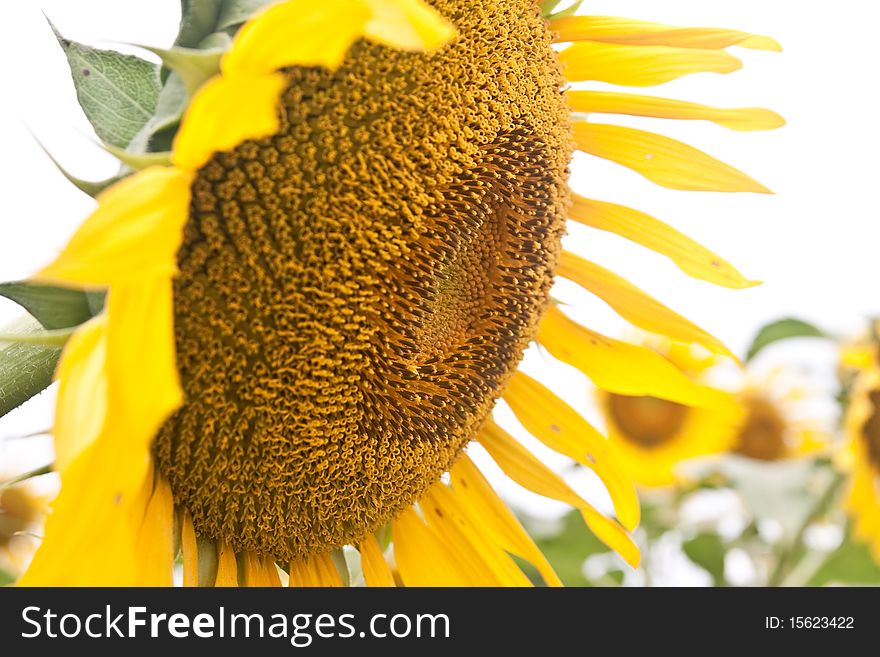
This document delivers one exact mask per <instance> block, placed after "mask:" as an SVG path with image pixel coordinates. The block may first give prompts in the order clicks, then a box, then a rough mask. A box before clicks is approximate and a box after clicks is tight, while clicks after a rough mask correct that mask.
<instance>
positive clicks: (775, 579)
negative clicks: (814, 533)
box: [767, 470, 846, 586]
mask: <svg viewBox="0 0 880 657" xmlns="http://www.w3.org/2000/svg"><path fill="white" fill-rule="evenodd" d="M845 481H846V477H845V476H844V475H843V474H842V473H840V472H838V471H837V470H832V473H831V479H830V480H829V482H828V484H827V485H826V486H825V490H823V491H822V494H821V495H819V497H818V498H816V503H815V504H814V505H813V507H812V508H811V509H810V510H809V511H808V512H807V514H806V515H805V516H804V519H803V522H801V524H800V526H799V527H798V529H797V531H796V532H795V535H794V537H793V538H792V540H791V541H788V542H783V543H782V548H781V549H780V551H779V553H778V556H777V559H776V565H775V566H774V568H773V571H772V572H771V573H770V576H769V577H768V579H767V586H783V585H785V584H786V583H788V580H789V577H790V575H792V573H793V572H794V571H795V570H796V569H797V566H798V563H799V562H798V561H796V559H797V558H798V556H799V555H801V553H802V552H804V551H805V550H804V549H805V547H806V546H805V544H804V538H805V537H806V534H807V530H808V529H809V528H810V526H811V525H812V524H813V523H814V522H815V521H816V520H818V519H819V518H821V517H822V516H824V515H825V514H826V513H828V511H829V510H830V509H831V507H832V506H834V503H835V502H836V501H837V498H838V496H839V495H840V492H841V489H842V488H843V484H844V482H845ZM802 558H803V557H802ZM820 565H821V564H820Z"/></svg>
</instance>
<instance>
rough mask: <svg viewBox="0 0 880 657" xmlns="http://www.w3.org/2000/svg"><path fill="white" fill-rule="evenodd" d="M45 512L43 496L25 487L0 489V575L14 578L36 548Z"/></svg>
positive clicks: (23, 485)
mask: <svg viewBox="0 0 880 657" xmlns="http://www.w3.org/2000/svg"><path fill="white" fill-rule="evenodd" d="M45 512H46V499H45V496H43V495H40V494H38V493H37V492H35V491H34V490H33V489H32V488H30V487H29V486H28V485H27V484H26V483H22V484H16V485H14V486H9V487H7V488H2V489H0V573H2V574H8V575H17V574H20V573H21V572H22V570H23V569H24V567H25V565H27V562H28V560H29V559H30V557H31V555H32V554H33V551H34V549H35V547H36V539H35V536H34V534H36V533H37V532H38V531H39V528H40V524H41V523H42V521H43V517H44V514H45Z"/></svg>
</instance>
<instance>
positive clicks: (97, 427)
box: [54, 314, 107, 473]
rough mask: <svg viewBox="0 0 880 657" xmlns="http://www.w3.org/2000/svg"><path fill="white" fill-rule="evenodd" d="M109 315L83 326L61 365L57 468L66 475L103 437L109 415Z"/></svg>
mask: <svg viewBox="0 0 880 657" xmlns="http://www.w3.org/2000/svg"><path fill="white" fill-rule="evenodd" d="M106 361H107V316H106V315H104V314H102V315H100V316H98V317H96V318H95V319H93V320H91V321H89V322H87V323H86V324H83V325H82V326H81V327H80V328H79V329H77V331H76V333H75V334H74V335H73V336H72V337H71V338H70V340H69V341H68V342H67V344H66V345H65V346H64V353H63V355H62V357H61V361H60V362H59V363H58V371H57V373H56V378H57V379H58V380H59V385H58V401H57V403H56V406H55V430H54V435H55V469H56V470H57V471H58V472H61V473H63V472H64V471H65V470H67V468H68V466H69V465H70V464H71V463H73V461H74V460H75V459H76V457H77V456H79V455H80V454H81V453H82V452H83V451H84V450H85V449H87V448H88V447H89V446H90V445H91V444H92V443H93V442H94V441H95V440H96V439H97V437H98V436H99V435H100V433H101V427H102V426H103V425H104V421H105V416H106V414H107V373H106Z"/></svg>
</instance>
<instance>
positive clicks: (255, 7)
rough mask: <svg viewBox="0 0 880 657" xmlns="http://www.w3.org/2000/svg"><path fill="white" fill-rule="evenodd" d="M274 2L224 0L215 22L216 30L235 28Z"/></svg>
mask: <svg viewBox="0 0 880 657" xmlns="http://www.w3.org/2000/svg"><path fill="white" fill-rule="evenodd" d="M273 1H274V0H224V2H223V7H222V8H221V9H220V16H219V18H218V20H217V29H218V30H228V29H230V28H235V27H238V26H239V25H241V24H242V23H244V22H245V21H247V20H248V19H249V18H251V17H252V16H253V15H254V14H256V13H257V12H258V11H259V10H260V9H262V8H263V7H265V6H266V5H269V4H272V2H273Z"/></svg>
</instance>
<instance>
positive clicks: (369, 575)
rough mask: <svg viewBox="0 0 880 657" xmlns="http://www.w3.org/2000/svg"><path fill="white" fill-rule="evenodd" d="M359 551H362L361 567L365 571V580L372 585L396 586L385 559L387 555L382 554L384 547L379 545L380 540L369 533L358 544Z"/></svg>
mask: <svg viewBox="0 0 880 657" xmlns="http://www.w3.org/2000/svg"><path fill="white" fill-rule="evenodd" d="M358 551H359V552H360V553H361V569H362V570H363V572H364V581H365V582H366V584H367V586H370V587H392V586H394V585H395V584H394V576H393V575H392V574H391V568H389V567H388V562H387V561H385V555H384V554H382V548H381V547H379V541H377V540H376V537H375V536H373V535H372V534H367V535H366V536H365V537H364V540H362V541H361V543H360V545H358Z"/></svg>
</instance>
